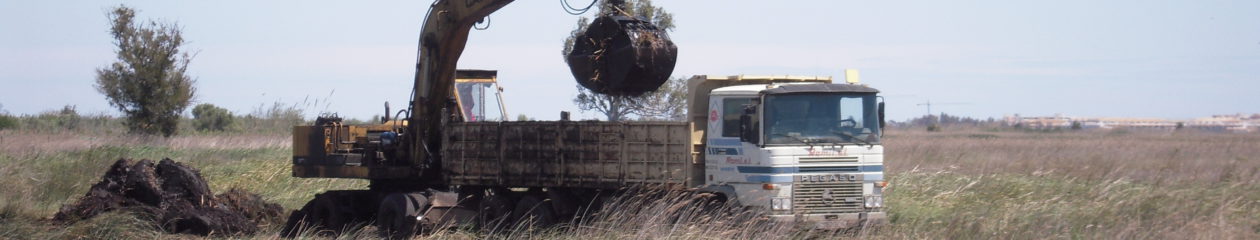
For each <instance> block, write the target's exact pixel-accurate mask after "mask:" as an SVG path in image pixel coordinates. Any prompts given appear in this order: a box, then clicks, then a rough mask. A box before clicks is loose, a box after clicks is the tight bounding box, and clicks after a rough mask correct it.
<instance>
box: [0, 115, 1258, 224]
mask: <svg viewBox="0 0 1260 240" xmlns="http://www.w3.org/2000/svg"><path fill="white" fill-rule="evenodd" d="M288 139H289V137H288V136H287V135H285V134H270V135H268V134H261V135H258V136H251V135H203V136H184V137H176V138H172V139H167V140H160V141H155V140H153V139H141V138H139V137H130V136H125V135H109V134H97V135H84V136H75V135H64V134H60V133H32V132H14V131H8V132H0V182H5V183H6V185H7V188H6V190H5V191H3V192H2V193H0V238H77V237H97V238H171V237H179V238H187V236H178V235H169V234H164V233H160V232H157V231H155V230H153V229H152V228H151V226H148V225H146V223H144V222H142V221H137V220H135V219H134V217H132V216H130V215H126V214H113V215H107V216H105V217H104V218H101V219H96V220H92V221H88V222H83V223H78V224H74V225H70V226H49V225H48V224H47V223H46V220H44V219H46V218H47V217H48V216H50V215H51V214H52V212H54V211H55V210H56V208H57V207H58V206H60V204H62V203H65V202H68V201H69V200H71V199H73V198H75V197H78V196H79V195H81V194H83V191H85V190H86V189H87V187H88V186H89V185H90V184H91V183H93V182H95V181H97V180H99V176H100V174H101V173H102V172H103V171H104V169H105V166H107V165H108V164H109V163H111V162H112V161H113V160H114V159H116V158H118V157H123V156H126V157H133V158H161V157H171V158H173V159H175V160H178V161H182V162H185V163H188V164H191V165H193V166H195V167H198V168H201V171H202V174H203V175H204V176H205V177H206V178H207V180H209V181H210V183H211V186H212V188H214V189H217V190H225V189H227V188H230V187H240V188H244V189H247V190H250V191H254V192H258V193H260V194H262V195H263V196H265V197H266V198H267V199H269V200H272V201H277V202H280V203H281V204H282V205H283V206H285V207H287V208H290V209H292V208H297V207H300V206H301V205H302V204H303V203H304V202H305V201H306V200H309V198H310V197H311V196H313V195H314V193H317V192H321V191H324V190H330V189H355V188H363V187H364V183H363V182H359V181H347V180H329V179H296V178H292V177H289V172H288V158H289V152H288V151H289V149H288V146H287V145H288V141H289V140H288ZM884 143H885V146H886V148H885V149H886V150H887V156H886V159H885V160H886V164H887V165H888V167H887V168H886V172H887V176H886V179H888V180H889V181H890V182H891V184H892V185H891V187H890V188H888V189H887V191H886V194H887V196H886V197H885V199H886V201H887V203H886V205H887V206H889V207H888V209H887V210H888V211H889V214H890V215H889V216H890V218H891V219H890V220H891V222H890V223H889V224H888V225H885V226H882V227H878V228H866V229H862V230H861V231H847V232H831V231H818V230H811V229H807V228H797V227H795V226H788V225H776V224H768V223H766V222H763V221H758V220H756V218H755V216H750V215H747V214H742V215H741V214H734V213H732V212H737V211H723V213H726V215H717V214H714V213H712V212H701V210H700V209H699V208H691V207H684V208H679V206H683V205H685V204H687V203H688V201H687V200H686V199H688V197H687V196H685V195H665V196H663V197H662V196H660V195H642V196H641V195H634V194H631V195H628V196H629V197H625V198H617V199H616V200H615V201H614V202H612V203H611V205H610V206H609V207H607V208H606V209H608V210H606V211H603V212H600V213H599V214H598V215H595V216H590V217H587V218H584V219H585V220H583V221H574V222H569V223H565V224H561V226H559V227H555V228H547V229H530V228H529V227H528V225H513V226H510V227H507V228H504V229H502V230H497V231H492V230H475V229H456V230H452V231H439V232H436V233H432V234H430V235H427V236H423V237H418V238H431V239H484V238H494V239H519V238H558V239H641V238H651V239H660V238H670V239H770V238H774V239H778V238H788V239H800V238H809V239H818V238H823V239H830V238H876V239H907V238H912V239H924V238H927V239H939V238H946V239H1046V238H1051V239H1064V238H1072V239H1075V238H1087V239H1097V238H1107V239H1110V238H1120V239H1134V238H1137V239H1258V238H1260V186H1257V185H1256V183H1257V181H1258V180H1260V176H1258V175H1257V173H1256V171H1257V168H1260V163H1258V162H1257V161H1260V159H1257V158H1260V135H1256V134H1209V133H1186V132H1181V133H1140V132H1132V133H1119V132H1088V131H1078V132H1072V131H1065V132H1023V131H987V130H961V131H948V130H947V131H945V132H920V131H891V132H889V133H888V135H887V137H886V139H885V141H884ZM667 212H670V213H673V214H663V213H667ZM269 229H272V231H271V232H269V233H261V234H258V235H255V236H250V237H252V238H261V239H273V238H275V234H274V233H275V231H276V229H275V228H274V227H269ZM376 236H377V235H376V234H375V232H373V229H372V228H371V227H368V228H364V229H362V230H359V231H353V232H350V233H347V234H344V235H341V236H337V237H335V238H338V239H364V238H375V237H376Z"/></svg>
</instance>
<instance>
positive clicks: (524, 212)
mask: <svg viewBox="0 0 1260 240" xmlns="http://www.w3.org/2000/svg"><path fill="white" fill-rule="evenodd" d="M512 213H513V214H512V216H513V217H512V219H515V220H516V221H517V224H518V225H519V224H528V226H529V227H531V228H533V229H537V228H542V227H546V226H549V225H551V224H555V223H556V215H555V211H554V210H552V207H551V201H544V199H543V198H542V197H540V196H537V195H533V194H531V195H526V196H524V197H521V200H520V201H518V202H516V209H515V211H513V212H512Z"/></svg>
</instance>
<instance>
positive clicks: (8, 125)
mask: <svg viewBox="0 0 1260 240" xmlns="http://www.w3.org/2000/svg"><path fill="white" fill-rule="evenodd" d="M17 125H18V119H17V118H16V117H13V116H9V115H7V114H0V129H14V128H17Z"/></svg>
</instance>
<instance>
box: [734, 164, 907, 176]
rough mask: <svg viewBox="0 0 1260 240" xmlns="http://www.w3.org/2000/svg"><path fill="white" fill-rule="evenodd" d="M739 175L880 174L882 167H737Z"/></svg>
mask: <svg viewBox="0 0 1260 240" xmlns="http://www.w3.org/2000/svg"><path fill="white" fill-rule="evenodd" d="M736 169H737V170H738V171H739V173H769V174H781V173H815V172H882V171H884V165H862V166H825V167H824V166H819V167H765V166H737V167H736Z"/></svg>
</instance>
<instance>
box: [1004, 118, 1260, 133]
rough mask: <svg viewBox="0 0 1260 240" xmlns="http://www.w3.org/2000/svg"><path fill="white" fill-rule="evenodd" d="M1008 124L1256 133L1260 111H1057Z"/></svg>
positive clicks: (1053, 127) (1041, 127) (1044, 127)
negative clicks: (1111, 114) (1142, 114)
mask: <svg viewBox="0 0 1260 240" xmlns="http://www.w3.org/2000/svg"><path fill="white" fill-rule="evenodd" d="M1003 120H1004V121H1005V122H1006V124H1007V125H1010V126H1016V125H1018V126H1022V127H1024V128H1031V129H1055V128H1061V129H1066V128H1071V127H1072V125H1073V124H1074V123H1075V124H1079V126H1080V128H1082V129H1095V128H1098V129H1129V130H1151V131H1173V130H1176V129H1177V128H1179V127H1180V128H1184V129H1195V130H1201V131H1209V132H1256V131H1257V130H1260V129H1258V128H1260V114H1252V115H1243V114H1234V115H1215V116H1212V117H1207V118H1196V119H1194V120H1190V121H1179V120H1168V119H1160V118H1083V117H1066V116H1063V114H1055V115H1054V116H1048V117H1024V116H1020V115H1019V114H1015V115H1014V116H1006V117H1004V118H1003Z"/></svg>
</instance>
